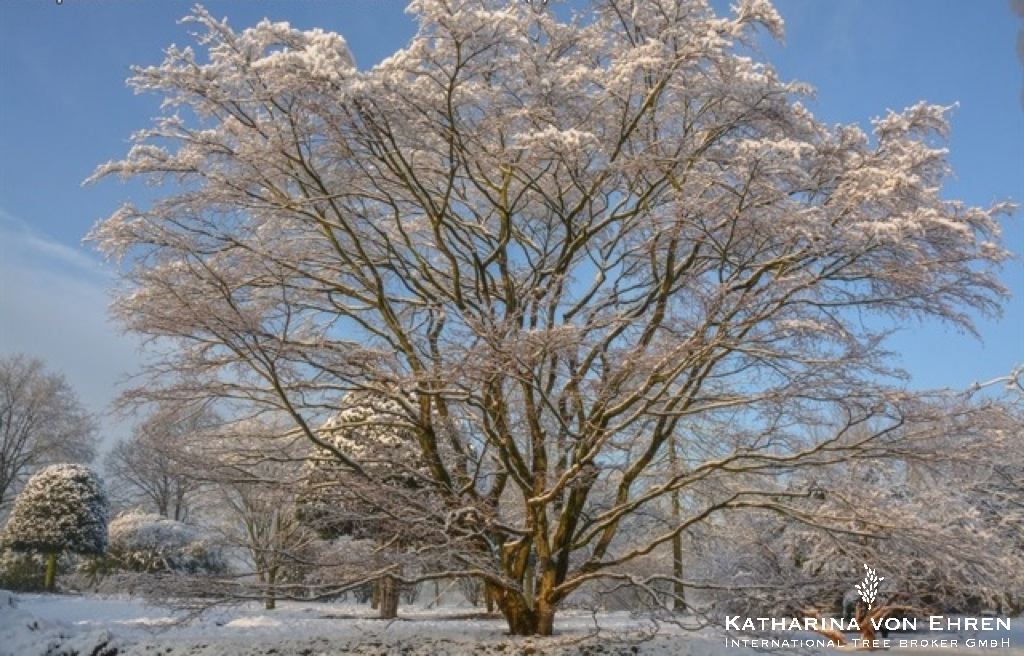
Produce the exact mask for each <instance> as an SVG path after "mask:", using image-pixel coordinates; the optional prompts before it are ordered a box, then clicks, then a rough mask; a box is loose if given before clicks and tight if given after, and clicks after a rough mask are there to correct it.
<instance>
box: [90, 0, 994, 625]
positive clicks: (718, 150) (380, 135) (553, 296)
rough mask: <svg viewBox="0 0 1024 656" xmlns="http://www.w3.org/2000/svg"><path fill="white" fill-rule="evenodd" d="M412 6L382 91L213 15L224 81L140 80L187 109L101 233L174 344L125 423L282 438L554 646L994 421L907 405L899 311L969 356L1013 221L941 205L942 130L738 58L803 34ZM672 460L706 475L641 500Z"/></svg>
mask: <svg viewBox="0 0 1024 656" xmlns="http://www.w3.org/2000/svg"><path fill="white" fill-rule="evenodd" d="M416 11H417V12H418V19H419V23H420V27H419V30H418V33H417V35H416V36H415V37H413V39H412V41H411V42H410V44H409V45H408V47H406V48H405V49H403V50H402V51H400V52H399V53H396V54H395V56H393V57H390V58H388V59H387V60H385V61H384V62H382V63H381V64H380V65H378V66H376V67H374V68H373V69H372V70H368V71H360V70H358V69H357V68H356V67H355V65H354V63H353V61H352V58H351V55H350V53H349V52H348V49H347V47H346V45H345V43H344V41H343V40H342V39H341V38H340V37H338V36H337V35H332V34H324V33H322V32H320V31H310V32H302V31H299V30H295V29H292V28H290V27H288V26H287V25H284V24H272V23H261V24H260V25H259V26H257V27H254V28H251V29H248V30H245V31H242V32H235V31H234V30H232V29H231V28H229V27H228V26H227V24H226V23H224V22H222V21H218V20H215V19H214V18H213V17H212V16H211V15H210V14H208V13H207V12H205V11H203V10H197V11H196V13H195V14H194V15H193V16H192V17H191V20H192V21H194V22H196V23H198V24H199V26H200V28H201V29H203V30H205V34H204V36H203V41H202V44H203V45H204V46H206V47H207V48H208V49H209V62H207V61H205V60H204V59H203V58H202V57H200V56H199V55H197V54H195V53H194V52H193V50H191V49H179V48H174V47H172V48H170V49H169V50H168V51H167V56H166V59H165V61H164V62H163V63H162V64H161V65H159V66H152V67H147V68H140V69H137V70H136V71H135V76H134V77H133V78H132V82H131V83H132V84H133V85H134V86H135V88H136V89H137V90H140V91H151V92H156V93H158V94H161V95H163V96H164V97H165V99H166V103H165V104H164V106H165V107H168V108H173V110H174V112H175V113H173V114H169V115H167V116H164V117H163V118H161V119H160V120H158V121H157V123H156V124H155V126H154V127H153V128H152V129H150V130H147V131H143V132H140V133H138V134H137V135H136V140H137V143H136V144H135V145H134V146H133V148H132V149H131V151H130V153H129V154H128V156H127V157H126V158H125V159H124V160H122V161H117V162H111V163H109V164H107V165H104V166H103V167H101V168H100V170H99V171H98V172H97V175H96V177H103V176H105V175H113V174H120V175H122V176H127V177H133V176H140V177H144V178H147V179H150V180H151V181H153V182H155V183H157V184H162V183H165V182H169V181H173V183H174V184H173V185H170V186H168V187H166V188H165V193H164V195H163V197H162V198H161V199H160V200H159V201H158V202H155V203H153V204H152V205H151V206H149V207H146V208H139V207H136V206H134V205H126V206H124V207H122V208H121V209H119V210H118V211H117V212H116V213H115V214H114V215H113V216H111V217H110V218H109V219H108V220H107V221H105V222H103V223H102V224H100V225H99V226H98V227H97V229H96V230H95V232H94V233H93V237H94V238H95V239H96V240H98V241H99V243H100V245H101V247H102V248H103V249H104V250H105V251H106V252H108V253H109V254H111V255H113V256H115V257H123V258H127V259H129V260H130V263H129V264H128V265H126V266H123V267H121V270H122V271H124V275H125V278H126V282H127V284H126V285H125V287H124V288H125V289H126V290H127V291H126V293H125V294H124V295H123V296H121V297H120V298H119V300H118V301H117V303H116V312H117V314H118V316H119V317H120V318H121V320H122V321H124V322H125V323H126V325H127V326H128V327H129V328H130V329H132V330H135V331H137V332H140V333H142V334H145V335H148V336H153V337H159V338H161V339H160V340H159V343H160V344H172V343H173V344H175V345H177V347H178V348H177V349H176V350H170V349H167V350H164V351H163V354H164V355H165V359H164V360H163V361H160V362H158V363H157V364H155V365H154V369H153V374H154V380H153V382H152V383H151V384H150V385H147V386H145V387H143V388H140V389H138V390H136V392H135V395H136V398H138V399H140V400H147V399H148V400H153V399H160V398H165V397H169V396H175V397H179V398H180V397H182V396H189V395H195V396H205V397H215V398H216V397H224V398H229V399H231V400H232V402H233V403H234V404H235V406H236V407H237V406H240V405H244V406H246V407H249V408H251V409H252V411H253V412H254V413H277V414H278V415H279V416H282V417H285V418H287V420H288V421H289V422H290V423H291V425H292V427H293V428H294V431H295V433H296V435H299V436H303V437H304V438H305V439H307V440H308V441H309V442H310V443H311V444H314V445H316V446H317V447H318V448H319V449H321V450H322V451H323V452H324V453H325V454H329V456H330V457H331V458H333V459H334V460H335V461H336V463H337V464H338V465H339V468H340V469H339V471H341V470H345V471H346V472H347V473H346V474H345V479H346V481H350V482H351V483H350V485H351V489H352V491H353V493H354V494H357V495H359V497H360V498H362V499H364V500H366V501H367V503H368V507H369V509H370V512H368V513H367V514H366V519H367V520H368V521H374V522H382V524H381V525H382V526H385V527H388V531H392V532H394V533H395V534H396V540H401V539H405V538H406V537H408V536H407V535H405V533H407V532H414V533H415V539H416V540H418V541H420V544H419V545H418V546H417V553H419V554H422V555H423V556H424V557H423V562H422V563H421V565H422V567H423V568H427V569H431V570H432V571H429V572H427V573H426V574H427V575H446V574H452V575H462V576H477V577H479V578H481V579H482V580H484V581H486V582H487V583H488V585H489V586H490V587H491V589H492V590H493V591H494V592H495V594H494V595H493V596H494V599H495V601H496V603H497V604H498V606H499V607H500V609H501V610H502V612H503V613H504V615H505V617H506V618H507V620H508V623H509V628H510V630H511V631H512V632H514V633H517V634H533V633H539V634H545V635H546V634H550V633H551V631H552V630H553V618H554V614H555V611H556V609H557V608H558V606H559V605H560V604H561V603H562V602H563V601H564V600H565V599H566V598H567V597H568V596H569V595H570V594H571V593H572V592H573V591H574V590H577V589H579V588H580V587H581V586H584V585H587V584H588V583H589V582H592V581H595V580H598V579H611V580H615V581H621V582H629V583H630V584H632V585H639V586H645V585H648V583H649V582H648V581H646V580H641V579H638V578H637V577H635V576H633V575H632V574H631V573H630V572H629V566H630V564H631V563H632V562H633V561H635V560H636V559H638V558H641V557H643V556H646V555H647V554H650V553H653V552H656V551H660V550H662V549H665V548H667V547H668V546H669V545H671V544H673V543H675V542H676V541H677V539H678V538H679V536H680V535H681V534H682V533H684V532H686V531H689V530H691V529H692V528H694V527H695V526H697V525H699V524H701V523H702V522H706V521H708V520H709V519H710V518H716V517H717V516H719V515H721V514H724V513H734V514H735V513H742V512H747V511H752V510H757V509H763V510H767V511H770V512H771V513H772V515H773V516H774V517H777V518H784V517H786V516H793V517H798V518H799V519H801V520H802V521H806V520H807V518H806V517H803V516H802V515H801V511H800V509H799V507H798V504H796V503H794V502H795V501H796V500H798V499H802V498H806V496H807V495H808V494H809V491H808V490H800V489H788V488H787V487H786V486H785V482H784V481H785V476H782V474H785V475H786V476H791V475H792V473H793V472H795V471H798V470H801V469H809V468H815V467H823V466H827V465H830V464H834V463H836V462H842V461H853V460H859V459H863V460H871V461H878V460H881V459H884V458H885V457H886V456H887V455H889V454H893V453H905V452H908V451H911V452H913V453H915V454H918V457H920V458H923V459H926V458H927V457H928V454H929V448H930V444H931V441H930V440H931V438H932V437H934V436H935V435H936V434H937V432H938V430H937V429H936V428H935V427H936V426H944V425H945V426H948V425H958V426H963V425H967V424H969V423H970V422H971V421H972V417H974V416H976V415H974V414H973V413H974V412H975V410H973V409H971V408H968V407H963V406H962V407H959V408H957V409H956V411H955V412H954V413H953V414H952V416H948V415H947V409H946V408H942V407H938V406H936V405H934V404H932V403H930V402H929V398H928V397H925V396H921V395H919V396H915V395H913V394H911V393H909V392H907V391H906V390H905V389H903V388H902V387H900V386H899V385H891V384H890V382H891V381H890V379H889V378H888V375H889V374H890V373H891V372H890V370H889V368H888V367H887V359H886V353H885V350H884V338H885V335H886V329H887V327H888V326H887V325H886V323H885V322H886V320H887V319H888V318H890V317H899V318H907V317H913V318H920V319H928V318H933V319H936V320H941V321H947V322H950V323H952V324H954V325H957V326H959V327H962V328H965V329H968V330H969V329H970V328H971V317H972V316H977V315H979V314H986V313H992V312H996V311H998V308H999V305H1000V301H1001V298H1002V294H1003V290H1002V287H1001V285H1000V284H999V282H998V278H997V277H996V275H995V267H996V265H998V264H999V263H1000V262H1001V261H1002V260H1004V259H1005V258H1006V256H1007V253H1006V252H1005V251H1004V250H1003V249H1002V248H1001V247H1000V246H999V244H998V220H997V218H998V215H999V214H1000V213H1002V212H1004V211H1005V209H1006V208H1005V207H1003V206H996V207H992V208H972V207H966V206H964V205H963V204H961V203H957V202H953V201H949V200H946V199H944V198H943V193H942V187H943V182H944V179H945V176H946V174H947V163H946V159H945V157H946V154H945V151H944V150H943V149H942V148H941V147H939V146H938V145H937V143H936V142H937V141H938V139H939V138H940V137H941V136H942V135H943V134H944V133H945V131H946V127H947V125H946V120H945V109H944V108H941V107H935V106H930V105H925V104H919V105H915V106H914V107H912V108H909V109H908V110H906V111H905V112H902V113H891V114H889V115H888V116H886V117H883V118H881V119H878V120H877V121H875V123H874V124H873V133H872V134H870V135H869V134H866V133H865V132H864V131H863V130H862V129H861V128H859V127H858V126H852V125H848V126H839V127H831V126H828V125H825V124H824V123H822V122H819V121H818V120H816V119H815V118H814V116H813V115H812V114H811V113H810V112H809V111H808V110H807V108H806V106H805V105H804V104H803V103H801V102H800V101H799V97H800V95H801V94H802V93H804V92H805V91H806V89H805V87H803V86H802V85H799V84H795V83H785V82H782V81H780V80H779V78H778V76H777V75H776V74H775V73H774V71H772V70H771V68H770V67H766V66H762V65H761V64H758V63H756V62H754V61H753V60H752V59H750V58H748V57H747V56H745V55H742V54H741V53H738V52H737V44H738V43H739V42H741V41H744V40H747V39H750V38H752V30H753V29H755V28H756V27H757V26H762V27H765V28H767V29H768V30H770V31H772V32H774V33H776V34H780V33H781V19H780V18H779V17H778V15H777V14H776V13H775V11H774V9H773V8H772V7H771V5H770V3H768V2H766V1H762V0H758V1H753V0H745V1H743V2H739V3H738V4H737V7H736V9H735V13H734V15H732V16H730V17H725V18H719V17H717V16H715V15H714V13H713V12H712V10H711V9H710V8H709V7H708V5H707V3H705V2H703V1H702V0H671V1H669V0H651V2H643V3H639V2H625V1H623V0H601V1H595V2H594V4H593V7H592V9H591V11H590V14H589V15H588V16H587V17H586V18H585V19H581V20H579V21H577V22H574V23H572V24H567V23H566V22H564V21H562V20H561V19H560V18H559V16H558V15H557V13H556V12H555V9H554V8H551V7H546V6H544V3H525V2H524V3H513V4H510V5H509V4H506V3H498V2H493V3H492V2H489V1H485V2H478V1H474V2H468V1H466V2H464V1H462V0H456V1H454V2H444V3H442V2H432V1H427V2H420V3H417V5H416ZM179 108H183V109H186V110H187V111H180V112H179V111H178V109H179ZM188 117H193V118H194V119H195V120H192V118H188ZM870 313H876V315H875V318H873V319H872V320H862V316H863V315H866V314H870ZM167 372H175V373H176V375H177V376H178V379H177V380H176V381H174V382H170V383H169V382H168V381H167V380H166V378H163V377H162V374H165V373H167ZM182 381H184V382H182ZM169 387H175V389H174V390H169ZM353 391H357V392H360V393H371V394H376V395H381V396H383V397H386V398H388V399H390V401H391V402H392V403H393V404H394V405H395V408H396V409H395V410H394V411H393V412H392V413H391V414H392V415H394V416H393V417H392V418H391V419H389V420H386V421H384V423H389V422H390V423H394V422H400V423H401V424H403V425H404V426H405V427H406V428H407V429H408V431H409V432H410V434H411V435H412V438H413V439H412V440H411V444H412V445H413V450H414V451H415V458H413V459H411V460H410V458H408V457H407V456H406V455H405V453H404V451H403V456H402V457H401V458H392V462H391V465H392V466H393V467H394V468H395V469H396V470H399V471H401V470H402V468H403V467H404V468H405V474H404V475H407V476H409V477H412V478H413V479H414V480H415V483H416V490H418V491H419V494H418V495H417V494H407V493H406V492H403V490H404V489H405V488H403V487H402V486H394V487H390V488H389V487H387V486H385V487H384V488H381V486H379V485H376V484H375V481H376V480H378V478H377V477H376V476H375V474H374V473H373V472H372V471H368V468H367V467H365V466H364V464H365V463H364V464H361V461H360V455H361V454H360V453H359V450H358V449H357V448H354V447H339V446H338V445H334V444H332V443H330V442H329V441H328V440H326V439H325V437H324V435H323V434H322V433H321V432H320V431H319V430H318V429H317V428H316V427H317V426H319V425H321V424H322V422H323V421H324V419H325V418H326V417H328V416H330V415H331V414H333V413H334V412H336V410H337V408H338V405H339V403H340V402H341V401H340V400H341V398H343V397H344V395H345V394H348V393H351V392H353ZM860 427H863V428H866V430H864V431H861V430H853V429H854V428H860ZM680 434H685V435H686V443H687V449H686V454H687V462H686V466H685V467H680V468H679V470H678V471H674V472H672V473H671V474H670V475H668V476H664V477H657V476H654V475H653V474H654V473H655V472H656V471H658V470H659V469H660V468H661V464H660V463H663V462H664V454H665V451H666V449H669V448H670V446H671V444H672V443H673V441H674V439H675V438H676V437H677V436H678V435H680ZM325 457H326V456H325ZM386 459H387V458H385V460H386ZM412 463H414V464H412ZM385 468H386V467H385ZM381 489H383V490H384V491H385V492H386V493H384V494H381V493H380V490H381ZM374 490H377V492H375V491H374ZM417 497H419V498H417ZM673 499H677V500H678V501H679V512H678V514H676V513H675V511H673V512H672V513H671V514H670V515H671V519H670V521H669V522H668V523H665V522H664V521H654V520H653V519H650V520H649V519H648V518H652V517H654V516H655V515H659V514H660V515H662V516H663V515H664V514H665V513H664V509H665V508H666V507H668V506H669V505H671V504H672V503H673V501H672V500H673ZM426 500H429V503H428V502H427V501H426ZM382 518H383V519H382ZM661 519H662V520H663V519H664V517H662V518H661ZM780 521H781V520H780ZM816 521H817V522H818V523H820V524H823V526H822V528H823V530H826V531H827V530H829V529H830V528H836V530H837V532H836V536H837V539H842V538H841V536H842V535H844V533H842V532H839V531H838V528H837V527H832V526H830V520H829V518H817V519H816ZM627 527H628V529H627ZM860 530H862V531H865V532H876V531H883V530H894V529H893V527H891V526H887V525H884V523H883V522H880V520H879V518H877V517H874V518H872V517H866V518H865V523H864V524H863V526H862V528H861V529H860ZM674 560H675V557H674ZM528 577H533V581H534V584H533V586H532V590H530V589H528V588H529V586H527V581H528ZM660 578H663V577H660ZM677 578H678V577H677ZM659 580H660V579H659ZM652 582H653V581H652ZM651 589H652V590H653V589H654V586H652V588H651ZM653 596H655V597H657V595H656V594H655V595H653ZM689 603H691V604H692V603H693V600H692V599H691V600H689Z"/></svg>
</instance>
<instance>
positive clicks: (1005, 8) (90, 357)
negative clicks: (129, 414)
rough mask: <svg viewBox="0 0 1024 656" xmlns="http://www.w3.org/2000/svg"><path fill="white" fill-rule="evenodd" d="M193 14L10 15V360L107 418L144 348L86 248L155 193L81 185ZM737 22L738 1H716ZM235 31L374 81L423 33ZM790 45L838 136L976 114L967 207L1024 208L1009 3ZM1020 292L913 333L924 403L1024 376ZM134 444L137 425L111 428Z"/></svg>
mask: <svg viewBox="0 0 1024 656" xmlns="http://www.w3.org/2000/svg"><path fill="white" fill-rule="evenodd" d="M191 4H192V3H191V2H188V1H181V0H160V1H157V0H149V1H142V0H138V1H135V2H130V1H128V0H105V1H102V2H101V1H97V0H64V2H63V4H61V5H57V4H56V2H54V1H53V0H2V2H0V354H2V353H8V352H14V351H23V352H28V353H31V354H33V355H37V356H39V357H42V358H43V359H44V360H46V361H47V362H48V363H49V364H50V365H51V366H52V367H54V368H58V369H61V370H64V371H65V372H66V373H67V375H68V378H69V379H70V381H71V382H72V384H73V385H74V386H75V387H76V388H77V390H78V391H79V393H80V395H81V396H82V397H83V399H84V400H85V401H86V403H87V404H88V405H89V406H90V407H91V408H92V409H94V410H96V411H100V410H102V409H103V408H104V406H105V405H106V404H107V403H108V402H109V400H110V399H111V398H113V396H114V395H115V394H116V389H115V387H116V381H117V380H118V379H119V378H120V377H122V376H124V375H125V374H127V373H130V372H131V371H132V369H133V367H135V365H136V363H137V360H138V358H137V355H136V349H135V343H134V342H133V340H132V339H130V338H127V337H124V336H122V335H121V334H120V333H119V330H118V329H117V327H116V326H114V325H112V324H111V323H110V322H108V321H107V319H106V316H105V307H106V302H107V301H106V293H107V289H108V288H109V286H110V285H111V284H112V277H111V274H110V271H109V270H108V269H106V268H105V267H104V266H103V265H102V264H101V263H100V261H99V259H98V258H97V257H96V256H95V254H94V253H92V252H91V251H90V250H89V249H88V248H87V247H83V246H81V244H80V240H81V239H82V237H83V235H84V234H85V233H86V232H87V231H88V229H89V228H90V227H91V226H92V225H93V223H95V221H96V220H98V219H100V218H101V217H104V216H106V215H107V214H109V213H110V212H111V211H112V210H113V209H114V208H116V207H117V205H119V204H120V203H121V202H122V201H124V200H126V199H129V198H131V199H135V200H144V198H145V195H146V194H147V191H146V190H145V189H143V188H140V187H137V186H130V185H129V186H126V185H122V184H119V183H116V182H104V183H102V184H100V185H95V186H90V187H84V188H83V187H81V185H80V183H81V181H82V180H83V179H84V178H85V177H86V176H88V175H89V173H91V171H92V170H93V168H94V167H95V166H96V165H97V164H99V163H101V162H104V161H106V160H108V159H111V158H114V157H118V156H120V155H121V154H123V153H124V151H125V150H126V147H127V138H128V135H129V134H130V133H131V132H132V131H133V130H135V129H138V128H141V127H144V126H145V125H146V124H147V122H148V120H149V118H150V117H151V116H153V115H155V114H156V111H157V105H158V99H157V98H155V97H147V96H135V95H133V94H132V93H131V92H130V91H129V90H128V89H127V88H126V87H125V86H124V79H125V78H126V77H127V74H128V67H129V66H130V65H132V64H151V63H157V62H158V61H159V60H160V57H161V50H162V48H163V47H165V46H166V45H168V44H170V43H175V42H176V43H179V44H184V43H186V42H188V41H189V38H188V35H187V32H186V29H185V27H184V26H182V25H179V24H177V19H179V18H180V17H181V16H183V15H184V14H186V13H187V12H188V10H189V7H190V6H191ZM715 5H716V6H718V7H720V8H723V9H724V8H725V6H726V5H727V2H722V1H720V0H716V2H715ZM206 6H207V7H208V8H209V9H210V10H211V11H212V12H213V13H214V14H215V15H218V16H227V17H228V18H229V19H230V21H231V23H232V24H233V25H234V26H235V27H244V26H247V25H250V24H252V23H254V22H256V21H257V20H259V19H260V18H262V17H264V16H268V17H270V18H272V19H274V20H287V21H289V22H291V23H292V24H293V25H296V26H298V27H302V28H311V27H322V28H324V29H329V30H334V31H337V32H339V33H341V34H342V35H344V37H345V38H346V40H347V41H348V43H349V45H350V47H351V48H352V50H353V52H354V53H355V56H356V59H357V61H358V63H359V65H360V66H363V67H368V66H371V65H373V64H374V63H376V62H378V61H380V60H381V59H383V58H384V57H386V56H387V55H389V54H390V53H391V52H393V51H394V50H395V49H397V48H399V47H401V46H402V45H403V44H404V43H405V41H406V40H407V39H408V38H409V36H410V35H411V34H412V32H413V24H412V22H411V20H410V19H409V17H408V16H406V15H405V14H404V12H403V7H404V3H403V2H398V1H397V0H380V1H377V2H371V1H370V0H337V1H330V0H289V1H286V0H264V1H259V0H250V1H247V2H224V1H212V2H207V3H206ZM776 6H777V7H778V9H779V11H780V12H781V13H782V15H783V18H784V19H785V20H786V42H785V44H784V45H778V44H773V43H766V44H764V45H763V48H762V51H763V55H764V57H765V58H767V59H768V60H769V61H771V62H772V63H773V64H774V65H775V66H776V67H777V68H778V70H779V71H780V73H781V74H782V76H783V77H785V78H790V79H799V80H803V81H806V82H809V83H811V84H812V85H813V86H815V87H816V88H817V96H816V99H815V100H814V101H813V102H812V103H811V105H810V106H811V108H812V110H813V111H814V112H815V113H816V114H817V115H818V116H819V117H820V118H821V119H823V120H825V121H827V122H829V123H837V122H860V123H866V122H867V120H868V119H870V118H871V117H873V116H877V115H880V114H883V113H884V112H885V111H886V110H887V109H890V108H891V109H900V108H903V107H905V106H907V105H910V104H913V103H914V102H916V101H917V100H919V99H926V100H929V101H932V102H937V103H942V104H952V103H954V102H959V108H958V109H957V110H956V111H955V112H954V114H953V134H952V139H951V143H950V149H951V161H952V163H953V166H954V169H955V171H956V177H955V178H954V179H952V180H951V181H950V183H949V185H948V188H947V195H948V196H949V197H956V198H961V199H963V200H965V201H967V202H969V203H972V204H988V203H990V202H993V201H997V200H1004V199H1013V200H1016V201H1018V202H1024V109H1022V104H1021V89H1022V84H1024V83H1022V66H1021V62H1020V61H1019V60H1018V58H1017V56H1016V54H1015V45H1016V39H1017V32H1018V30H1020V29H1021V27H1022V26H1021V21H1020V20H1019V19H1018V18H1017V17H1016V16H1015V15H1014V14H1013V13H1012V12H1011V10H1010V6H1009V3H1008V2H1007V0H976V1H971V2H967V1H961V0H899V1H890V2H881V1H878V0H874V1H872V0H837V1H830V2H826V1H824V0H777V1H776ZM1005 238H1006V243H1007V245H1008V246H1009V247H1010V248H1011V250H1013V251H1014V252H1015V253H1018V254H1024V217H1022V216H1020V215H1018V216H1017V217H1015V218H1014V219H1011V220H1010V221H1009V222H1008V223H1007V225H1006V230H1005ZM1003 279H1004V281H1005V282H1006V284H1007V286H1009V287H1010V288H1011V290H1012V291H1013V293H1014V297H1013V299H1012V300H1011V301H1010V302H1009V304H1008V305H1007V307H1006V314H1005V316H1004V317H1003V318H1002V320H1000V321H987V320H982V321H980V322H979V331H980V333H981V336H982V340H981V341H979V340H977V339H975V338H973V337H970V336H967V335H960V334H957V333H956V332H955V331H952V330H949V329H946V328H943V327H940V326H935V325H931V324H927V325H911V326H907V327H906V328H905V329H904V330H903V331H901V333H900V334H898V335H897V336H896V337H895V338H894V340H893V342H892V343H891V346H892V348H893V349H895V350H897V351H899V352H900V354H901V363H902V365H903V366H904V368H905V369H906V370H907V371H908V372H909V373H910V374H911V375H912V377H913V378H912V383H911V384H912V385H913V386H915V387H939V386H964V385H967V384H970V383H972V382H974V381H978V380H986V379H988V378H992V377H995V376H998V375H1001V374H1004V373H1006V372H1008V371H1009V369H1010V368H1011V367H1012V366H1013V364H1015V363H1018V362H1022V361H1024V265H1022V261H1021V260H1019V259H1018V260H1016V261H1014V262H1011V263H1010V264H1009V265H1008V266H1007V267H1006V269H1005V271H1004V273H1003ZM107 427H108V429H109V430H111V431H113V432H115V433H122V432H123V431H124V430H125V429H124V428H123V426H116V425H114V424H113V423H112V420H108V422H107Z"/></svg>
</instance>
